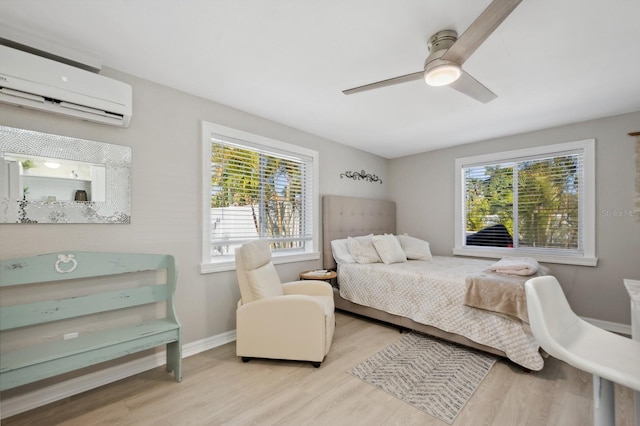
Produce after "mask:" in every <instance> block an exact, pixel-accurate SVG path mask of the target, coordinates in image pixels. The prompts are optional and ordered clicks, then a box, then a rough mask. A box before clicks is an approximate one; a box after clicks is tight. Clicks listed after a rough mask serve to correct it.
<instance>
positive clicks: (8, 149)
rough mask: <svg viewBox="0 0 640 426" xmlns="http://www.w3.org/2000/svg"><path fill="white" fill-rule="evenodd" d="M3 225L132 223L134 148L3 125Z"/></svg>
mask: <svg viewBox="0 0 640 426" xmlns="http://www.w3.org/2000/svg"><path fill="white" fill-rule="evenodd" d="M0 157H1V158H0V204H1V205H0V223H130V222H131V201H130V200H131V170H130V169H131V149H130V148H128V147H122V146H118V145H111V144H105V143H100V142H94V141H88V140H82V139H76V138H68V137H64V136H58V135H51V134H46V133H39V132H32V131H29V130H23V129H14V128H10V127H3V126H0Z"/></svg>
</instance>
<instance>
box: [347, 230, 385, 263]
mask: <svg viewBox="0 0 640 426" xmlns="http://www.w3.org/2000/svg"><path fill="white" fill-rule="evenodd" d="M372 237H373V235H371V236H369V237H368V238H351V237H349V238H348V240H349V242H348V244H349V253H351V256H353V258H354V259H355V261H356V262H358V263H380V262H381V260H380V256H379V255H378V252H377V251H376V248H375V246H374V245H373V239H372Z"/></svg>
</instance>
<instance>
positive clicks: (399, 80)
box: [342, 71, 424, 95]
mask: <svg viewBox="0 0 640 426" xmlns="http://www.w3.org/2000/svg"><path fill="white" fill-rule="evenodd" d="M421 78H424V71H418V72H414V73H412V74H406V75H402V76H400V77H394V78H389V79H387V80H382V81H378V82H375V83H370V84H365V85H364V86H359V87H354V88H353V89H347V90H343V91H342V93H344V94H345V95H352V94H354V93H358V92H364V91H365V90H371V89H378V88H380V87H386V86H391V85H394V84H400V83H406V82H408V81H414V80H420V79H421Z"/></svg>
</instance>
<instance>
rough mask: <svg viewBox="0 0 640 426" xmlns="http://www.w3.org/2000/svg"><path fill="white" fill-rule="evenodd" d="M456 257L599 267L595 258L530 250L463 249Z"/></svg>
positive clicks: (455, 250)
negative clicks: (527, 259)
mask: <svg viewBox="0 0 640 426" xmlns="http://www.w3.org/2000/svg"><path fill="white" fill-rule="evenodd" d="M453 254H454V256H469V257H486V258H491V259H500V258H502V257H506V256H523V257H524V256H526V257H533V258H534V259H536V260H537V261H538V262H542V263H557V264H562V265H578V266H597V265H598V258H597V257H595V256H579V255H569V254H564V253H558V254H554V253H540V252H533V253H532V252H531V251H528V250H517V249H500V248H466V247H465V248H463V247H456V248H454V249H453Z"/></svg>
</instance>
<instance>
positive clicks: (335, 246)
mask: <svg viewBox="0 0 640 426" xmlns="http://www.w3.org/2000/svg"><path fill="white" fill-rule="evenodd" d="M331 253H332V254H333V259H334V260H335V261H336V263H337V264H341V263H356V260H355V259H354V258H353V256H351V253H349V240H348V239H346V238H344V239H341V240H333V241H331Z"/></svg>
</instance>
